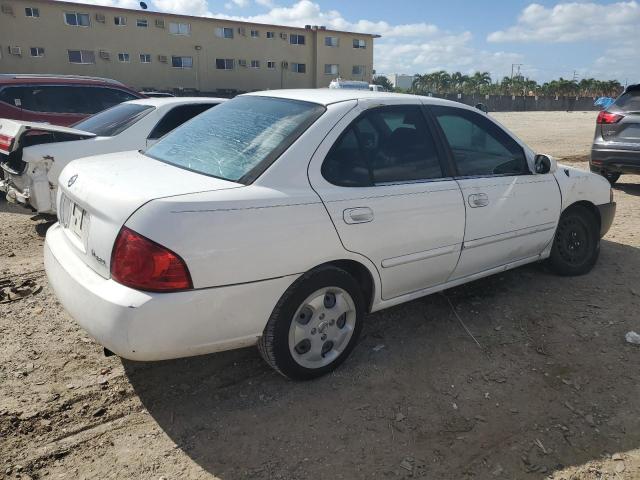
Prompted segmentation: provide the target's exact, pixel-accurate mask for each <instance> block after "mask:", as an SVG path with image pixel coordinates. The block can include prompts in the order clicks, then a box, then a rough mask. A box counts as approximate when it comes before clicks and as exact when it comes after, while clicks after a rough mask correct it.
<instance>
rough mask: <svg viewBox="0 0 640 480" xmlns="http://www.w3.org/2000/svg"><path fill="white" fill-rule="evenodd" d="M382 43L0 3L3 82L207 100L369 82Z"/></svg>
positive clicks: (20, 0) (37, 3) (170, 17)
mask: <svg viewBox="0 0 640 480" xmlns="http://www.w3.org/2000/svg"><path fill="white" fill-rule="evenodd" d="M377 37H378V35H373V34H367V33H354V32H343V31H336V30H330V29H327V28H325V27H322V26H311V25H306V26H303V27H302V28H294V27H286V26H281V25H266V24H255V23H246V22H239V21H230V20H223V19H216V18H205V17H192V16H187V15H175V14H167V13H159V12H151V11H147V10H130V9H123V8H114V7H103V6H95V5H87V4H81V3H72V2H64V1H52V0H0V73H47V74H67V75H69V74H71V75H92V76H101V77H109V78H113V79H116V80H120V81H122V82H124V83H126V84H127V85H130V86H132V87H134V88H138V89H162V90H166V89H174V88H183V89H195V90H198V91H203V92H215V91H252V90H264V89H276V88H317V87H326V86H328V85H329V82H331V80H333V79H335V78H337V77H338V76H339V77H341V78H344V79H350V80H365V81H370V80H371V77H372V74H373V40H374V38H377Z"/></svg>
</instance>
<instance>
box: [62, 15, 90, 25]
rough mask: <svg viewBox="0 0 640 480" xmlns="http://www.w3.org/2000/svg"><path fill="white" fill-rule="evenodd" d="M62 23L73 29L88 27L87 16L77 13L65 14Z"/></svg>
mask: <svg viewBox="0 0 640 480" xmlns="http://www.w3.org/2000/svg"><path fill="white" fill-rule="evenodd" d="M64 23H66V24H67V25H71V26H74V27H88V26H89V14H88V13H78V12H65V13H64Z"/></svg>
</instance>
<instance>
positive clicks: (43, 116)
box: [0, 74, 144, 126]
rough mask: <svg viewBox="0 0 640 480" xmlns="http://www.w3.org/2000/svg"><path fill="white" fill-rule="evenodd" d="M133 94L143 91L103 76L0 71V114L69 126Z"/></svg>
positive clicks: (137, 94) (135, 96)
mask: <svg viewBox="0 0 640 480" xmlns="http://www.w3.org/2000/svg"><path fill="white" fill-rule="evenodd" d="M136 98H144V95H141V94H140V93H138V92H136V91H134V90H131V89H130V88H128V87H126V86H125V85H124V84H122V83H120V82H117V81H115V80H109V79H105V78H98V77H82V76H73V75H29V74H0V118H10V119H12V120H22V121H29V122H47V123H50V124H53V125H62V126H69V125H72V124H74V123H76V122H78V121H80V120H82V119H83V118H86V117H88V116H89V115H93V114H94V113H97V112H100V111H102V110H104V109H106V108H109V107H111V106H113V105H116V104H118V103H122V102H125V101H127V100H134V99H136Z"/></svg>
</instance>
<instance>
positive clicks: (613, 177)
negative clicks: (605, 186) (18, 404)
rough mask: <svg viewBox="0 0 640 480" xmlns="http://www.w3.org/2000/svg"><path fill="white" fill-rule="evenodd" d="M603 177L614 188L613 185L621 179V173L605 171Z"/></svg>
mask: <svg viewBox="0 0 640 480" xmlns="http://www.w3.org/2000/svg"><path fill="white" fill-rule="evenodd" d="M602 176H603V177H604V178H606V179H607V180H608V181H609V183H610V184H611V185H612V186H613V185H614V184H615V183H616V182H617V181H618V179H619V178H620V174H619V173H617V172H607V171H604V172H602Z"/></svg>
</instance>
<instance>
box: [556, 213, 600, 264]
mask: <svg viewBox="0 0 640 480" xmlns="http://www.w3.org/2000/svg"><path fill="white" fill-rule="evenodd" d="M599 253H600V226H599V222H598V219H597V218H596V216H595V215H594V214H593V213H592V212H591V211H590V210H589V209H588V208H586V207H584V206H581V205H576V206H573V207H570V208H568V209H567V210H565V211H564V212H563V214H562V216H561V217H560V221H559V222H558V228H557V229H556V234H555V237H554V239H553V246H552V248H551V255H550V257H549V260H548V263H549V266H550V267H551V269H552V270H553V271H554V272H555V273H557V274H558V275H563V276H575V275H584V274H585V273H588V272H590V271H591V269H592V268H593V266H594V265H595V263H596V260H597V259H598V255H599Z"/></svg>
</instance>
